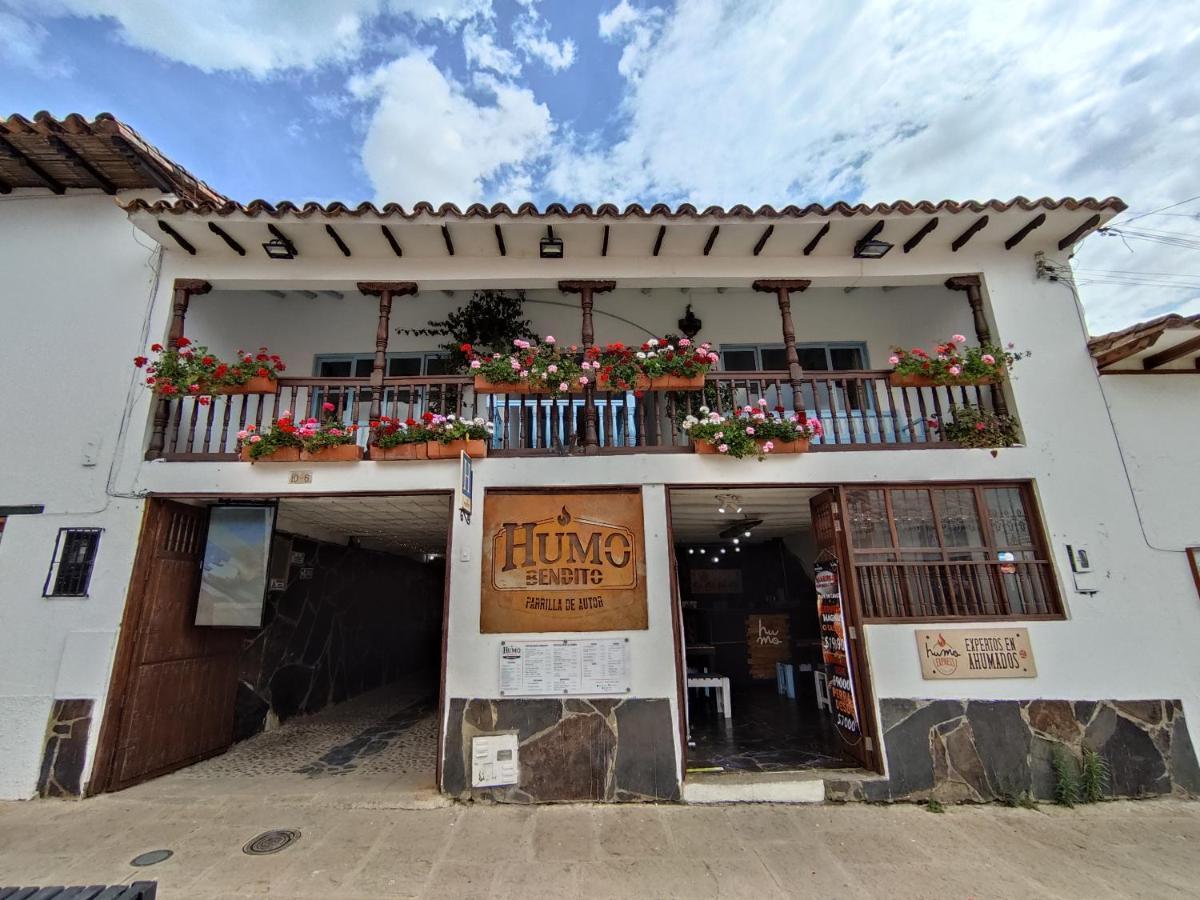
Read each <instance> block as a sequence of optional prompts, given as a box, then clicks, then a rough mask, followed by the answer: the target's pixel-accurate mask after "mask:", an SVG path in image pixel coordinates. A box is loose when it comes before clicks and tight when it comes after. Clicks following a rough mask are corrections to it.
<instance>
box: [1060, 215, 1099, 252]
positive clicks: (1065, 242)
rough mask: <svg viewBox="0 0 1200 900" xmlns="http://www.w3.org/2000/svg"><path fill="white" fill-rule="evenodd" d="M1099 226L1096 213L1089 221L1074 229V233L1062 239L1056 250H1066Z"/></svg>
mask: <svg viewBox="0 0 1200 900" xmlns="http://www.w3.org/2000/svg"><path fill="white" fill-rule="evenodd" d="M1099 224H1100V213H1096V215H1094V216H1092V217H1091V218H1090V219H1088V220H1087V221H1086V222H1084V223H1083V224H1082V225H1080V226H1079V227H1078V228H1076V229H1075V230H1074V231H1072V232H1071V233H1070V234H1068V235H1067V236H1066V237H1065V238H1063V239H1062V240H1061V241H1059V242H1058V249H1059V250H1066V249H1067V248H1068V247H1070V246H1071V245H1072V244H1073V243H1075V242H1076V241H1077V240H1079V239H1080V238H1081V237H1083V236H1084V235H1085V234H1087V233H1088V232H1089V231H1091V230H1092V229H1093V228H1095V227H1096V226H1097V225H1099Z"/></svg>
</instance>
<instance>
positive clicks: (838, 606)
mask: <svg viewBox="0 0 1200 900" xmlns="http://www.w3.org/2000/svg"><path fill="white" fill-rule="evenodd" d="M809 504H810V506H811V509H812V521H813V535H814V537H815V538H816V543H817V570H818V573H822V572H823V574H818V576H817V577H816V578H815V581H816V584H817V592H818V593H817V608H818V615H819V617H820V623H821V641H822V652H823V654H824V656H825V661H826V667H825V668H826V675H827V678H828V681H829V693H830V700H831V701H832V702H833V715H834V717H835V719H836V720H837V727H838V734H839V735H841V738H842V743H843V746H844V747H845V749H846V750H847V752H849V753H850V755H851V756H853V757H854V758H855V759H857V760H858V761H859V763H860V764H861V765H862V766H863V767H864V768H867V769H873V770H875V771H878V772H881V771H883V769H882V766H881V764H880V756H879V745H878V743H877V741H876V740H875V738H874V735H875V714H874V713H875V704H874V702H873V701H872V699H871V683H870V677H869V670H868V668H867V654H866V647H865V646H864V645H863V640H862V624H861V619H862V616H861V614H860V611H859V604H858V593H857V590H856V587H855V583H854V569H853V566H852V564H851V560H850V551H849V546H848V544H847V541H846V531H845V525H844V523H843V517H842V510H843V509H844V508H845V506H844V504H843V503H842V502H841V491H840V489H837V488H834V489H831V490H828V491H823V492H821V493H820V494H818V495H817V496H815V497H813V498H812V499H811V500H809Z"/></svg>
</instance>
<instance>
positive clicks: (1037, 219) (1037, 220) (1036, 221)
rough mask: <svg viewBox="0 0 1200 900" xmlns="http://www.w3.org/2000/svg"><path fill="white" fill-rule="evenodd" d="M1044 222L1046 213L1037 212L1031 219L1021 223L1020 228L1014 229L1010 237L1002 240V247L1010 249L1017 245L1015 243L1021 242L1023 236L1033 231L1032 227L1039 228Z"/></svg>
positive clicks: (1023, 238)
mask: <svg viewBox="0 0 1200 900" xmlns="http://www.w3.org/2000/svg"><path fill="white" fill-rule="evenodd" d="M1045 223H1046V214H1045V213H1038V214H1037V215H1036V216H1034V217H1033V218H1032V219H1030V220H1029V221H1028V222H1026V223H1025V224H1024V225H1022V226H1021V228H1020V229H1019V230H1018V231H1016V232H1015V233H1014V234H1013V236H1012V237H1010V238H1009V239H1008V240H1007V241H1005V242H1004V249H1005V250H1011V249H1012V248H1013V247H1015V246H1017V244H1019V243H1021V241H1023V240H1025V237H1026V236H1027V235H1028V234H1029V232H1031V231H1033V229H1035V228H1041V227H1042V225H1044V224H1045Z"/></svg>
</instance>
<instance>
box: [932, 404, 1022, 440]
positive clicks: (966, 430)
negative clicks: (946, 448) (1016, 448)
mask: <svg viewBox="0 0 1200 900" xmlns="http://www.w3.org/2000/svg"><path fill="white" fill-rule="evenodd" d="M926 424H927V425H928V426H929V428H931V429H932V430H934V431H939V430H940V431H941V433H942V437H944V438H945V439H946V440H948V441H954V442H955V443H956V444H959V445H960V446H962V447H991V448H997V447H1011V446H1013V445H1014V444H1016V443H1017V420H1016V419H1014V418H1013V417H1012V416H1008V415H1000V414H999V413H994V412H992V411H990V410H986V409H982V408H981V407H978V406H971V405H970V404H968V405H966V406H951V407H950V414H949V416H947V417H945V418H942V417H940V416H938V415H936V414H935V415H933V416H930V417H929V419H928V421H927V422H926Z"/></svg>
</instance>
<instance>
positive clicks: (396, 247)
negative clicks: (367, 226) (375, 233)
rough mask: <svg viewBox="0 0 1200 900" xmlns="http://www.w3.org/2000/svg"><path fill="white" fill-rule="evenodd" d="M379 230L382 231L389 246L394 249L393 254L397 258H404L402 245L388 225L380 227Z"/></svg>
mask: <svg viewBox="0 0 1200 900" xmlns="http://www.w3.org/2000/svg"><path fill="white" fill-rule="evenodd" d="M379 230H380V231H382V232H383V236H384V237H385V238H387V242H388V246H389V247H391V248H392V252H393V253H395V254H396V255H397V256H403V255H404V251H403V250H402V249H401V248H400V244H399V242H398V241H397V240H396V236H395V235H394V234H392V229H390V228H388V227H387V226H386V225H380V226H379Z"/></svg>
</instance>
